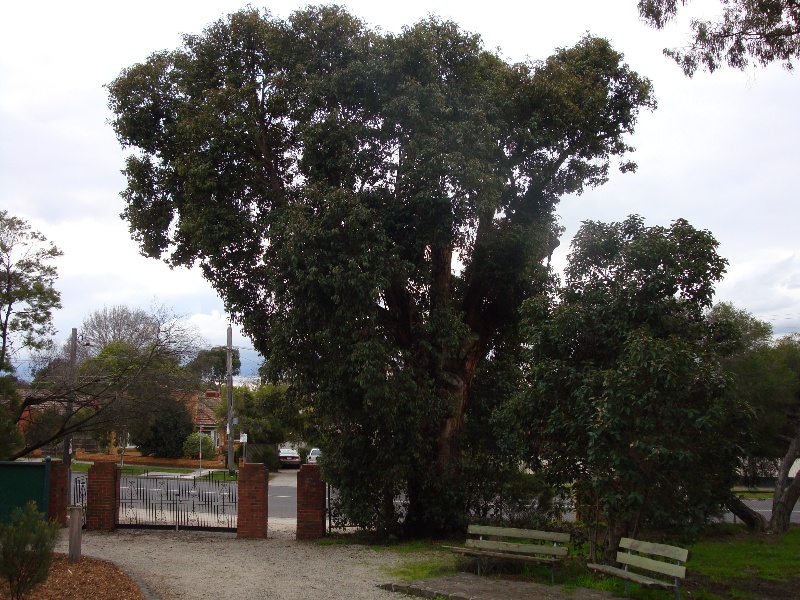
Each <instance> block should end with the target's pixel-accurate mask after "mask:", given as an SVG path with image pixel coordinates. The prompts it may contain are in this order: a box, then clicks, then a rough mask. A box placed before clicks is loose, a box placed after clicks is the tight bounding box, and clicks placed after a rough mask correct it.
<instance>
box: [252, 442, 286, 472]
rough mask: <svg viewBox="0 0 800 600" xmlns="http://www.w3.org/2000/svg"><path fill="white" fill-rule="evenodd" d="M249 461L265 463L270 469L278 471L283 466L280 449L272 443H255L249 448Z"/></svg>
mask: <svg viewBox="0 0 800 600" xmlns="http://www.w3.org/2000/svg"><path fill="white" fill-rule="evenodd" d="M247 462H253V463H263V464H264V465H266V467H267V470H268V471H272V472H277V471H278V470H279V469H280V468H281V463H280V461H279V460H278V451H277V450H275V447H274V446H273V445H271V444H253V445H251V446H248V448H247Z"/></svg>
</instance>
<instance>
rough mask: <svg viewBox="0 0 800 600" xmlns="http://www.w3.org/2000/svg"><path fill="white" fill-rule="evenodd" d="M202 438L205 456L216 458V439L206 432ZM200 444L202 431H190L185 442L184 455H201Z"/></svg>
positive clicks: (193, 456) (195, 456) (194, 456)
mask: <svg viewBox="0 0 800 600" xmlns="http://www.w3.org/2000/svg"><path fill="white" fill-rule="evenodd" d="M202 439H203V441H202V447H203V458H208V459H211V458H216V456H217V447H216V446H215V445H214V440H213V439H211V436H210V435H205V434H203V437H202ZM200 445H201V442H200V433H198V432H196V431H195V432H194V433H190V434H189V435H188V436H186V440H185V441H184V442H183V455H184V456H191V457H192V458H198V457H199V456H200Z"/></svg>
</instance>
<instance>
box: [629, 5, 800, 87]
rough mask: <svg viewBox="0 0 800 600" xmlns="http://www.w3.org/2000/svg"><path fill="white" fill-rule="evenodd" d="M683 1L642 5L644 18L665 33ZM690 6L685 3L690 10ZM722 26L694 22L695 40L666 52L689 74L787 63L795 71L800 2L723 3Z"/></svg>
mask: <svg viewBox="0 0 800 600" xmlns="http://www.w3.org/2000/svg"><path fill="white" fill-rule="evenodd" d="M678 1H679V0H639V14H640V15H641V17H642V19H644V21H645V22H646V23H648V24H649V25H651V26H653V27H655V28H657V29H662V28H663V27H664V26H666V24H667V23H669V22H670V21H672V20H674V19H675V18H676V16H677V14H678ZM688 3H689V0H680V4H681V5H682V6H685V5H686V4H688ZM720 3H721V4H722V14H721V15H720V16H719V18H718V19H717V20H713V21H712V20H707V19H692V21H691V29H692V39H691V40H690V42H689V44H688V45H687V46H686V47H685V48H682V49H678V48H673V49H667V50H664V54H666V55H667V56H669V57H671V58H673V59H674V60H675V62H677V63H678V65H680V67H681V68H682V69H683V71H684V73H686V74H687V75H689V76H691V75H693V74H694V73H695V71H697V68H698V67H703V68H705V69H707V70H708V71H709V72H713V71H716V70H717V69H718V68H720V67H721V66H722V65H724V64H727V65H728V66H729V67H733V68H735V69H744V68H746V67H747V66H748V65H749V64H750V63H751V62H753V63H756V64H758V65H761V66H766V65H768V64H770V63H773V62H779V63H783V65H784V66H785V67H786V68H787V69H789V70H792V68H793V62H792V61H793V60H794V59H795V58H797V56H798V53H800V3H798V2H797V0H758V1H754V0H720Z"/></svg>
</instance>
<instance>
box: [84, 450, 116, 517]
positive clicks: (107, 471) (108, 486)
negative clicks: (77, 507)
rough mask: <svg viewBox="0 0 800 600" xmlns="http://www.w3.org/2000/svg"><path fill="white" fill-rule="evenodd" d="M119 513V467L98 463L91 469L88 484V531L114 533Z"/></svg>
mask: <svg viewBox="0 0 800 600" xmlns="http://www.w3.org/2000/svg"><path fill="white" fill-rule="evenodd" d="M118 511H119V467H117V463H113V462H96V463H94V464H93V465H92V466H91V467H89V479H88V481H87V483H86V529H88V530H91V531H114V528H115V527H116V526H117V512H118Z"/></svg>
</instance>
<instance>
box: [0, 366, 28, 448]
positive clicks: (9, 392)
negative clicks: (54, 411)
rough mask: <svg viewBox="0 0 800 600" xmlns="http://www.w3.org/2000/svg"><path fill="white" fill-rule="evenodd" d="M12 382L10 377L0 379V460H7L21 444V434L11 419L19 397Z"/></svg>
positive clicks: (16, 411) (16, 410)
mask: <svg viewBox="0 0 800 600" xmlns="http://www.w3.org/2000/svg"><path fill="white" fill-rule="evenodd" d="M14 382H15V380H14V378H13V377H12V376H10V375H3V376H1V377H0V460H8V459H9V457H10V456H11V455H12V454H13V453H14V451H16V450H17V449H18V448H19V447H20V446H21V445H22V443H23V440H22V434H20V432H19V428H18V427H17V424H16V422H15V420H14V417H13V415H14V414H16V413H18V410H19V409H18V407H19V397H18V396H17V390H16V389H15V387H14Z"/></svg>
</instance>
